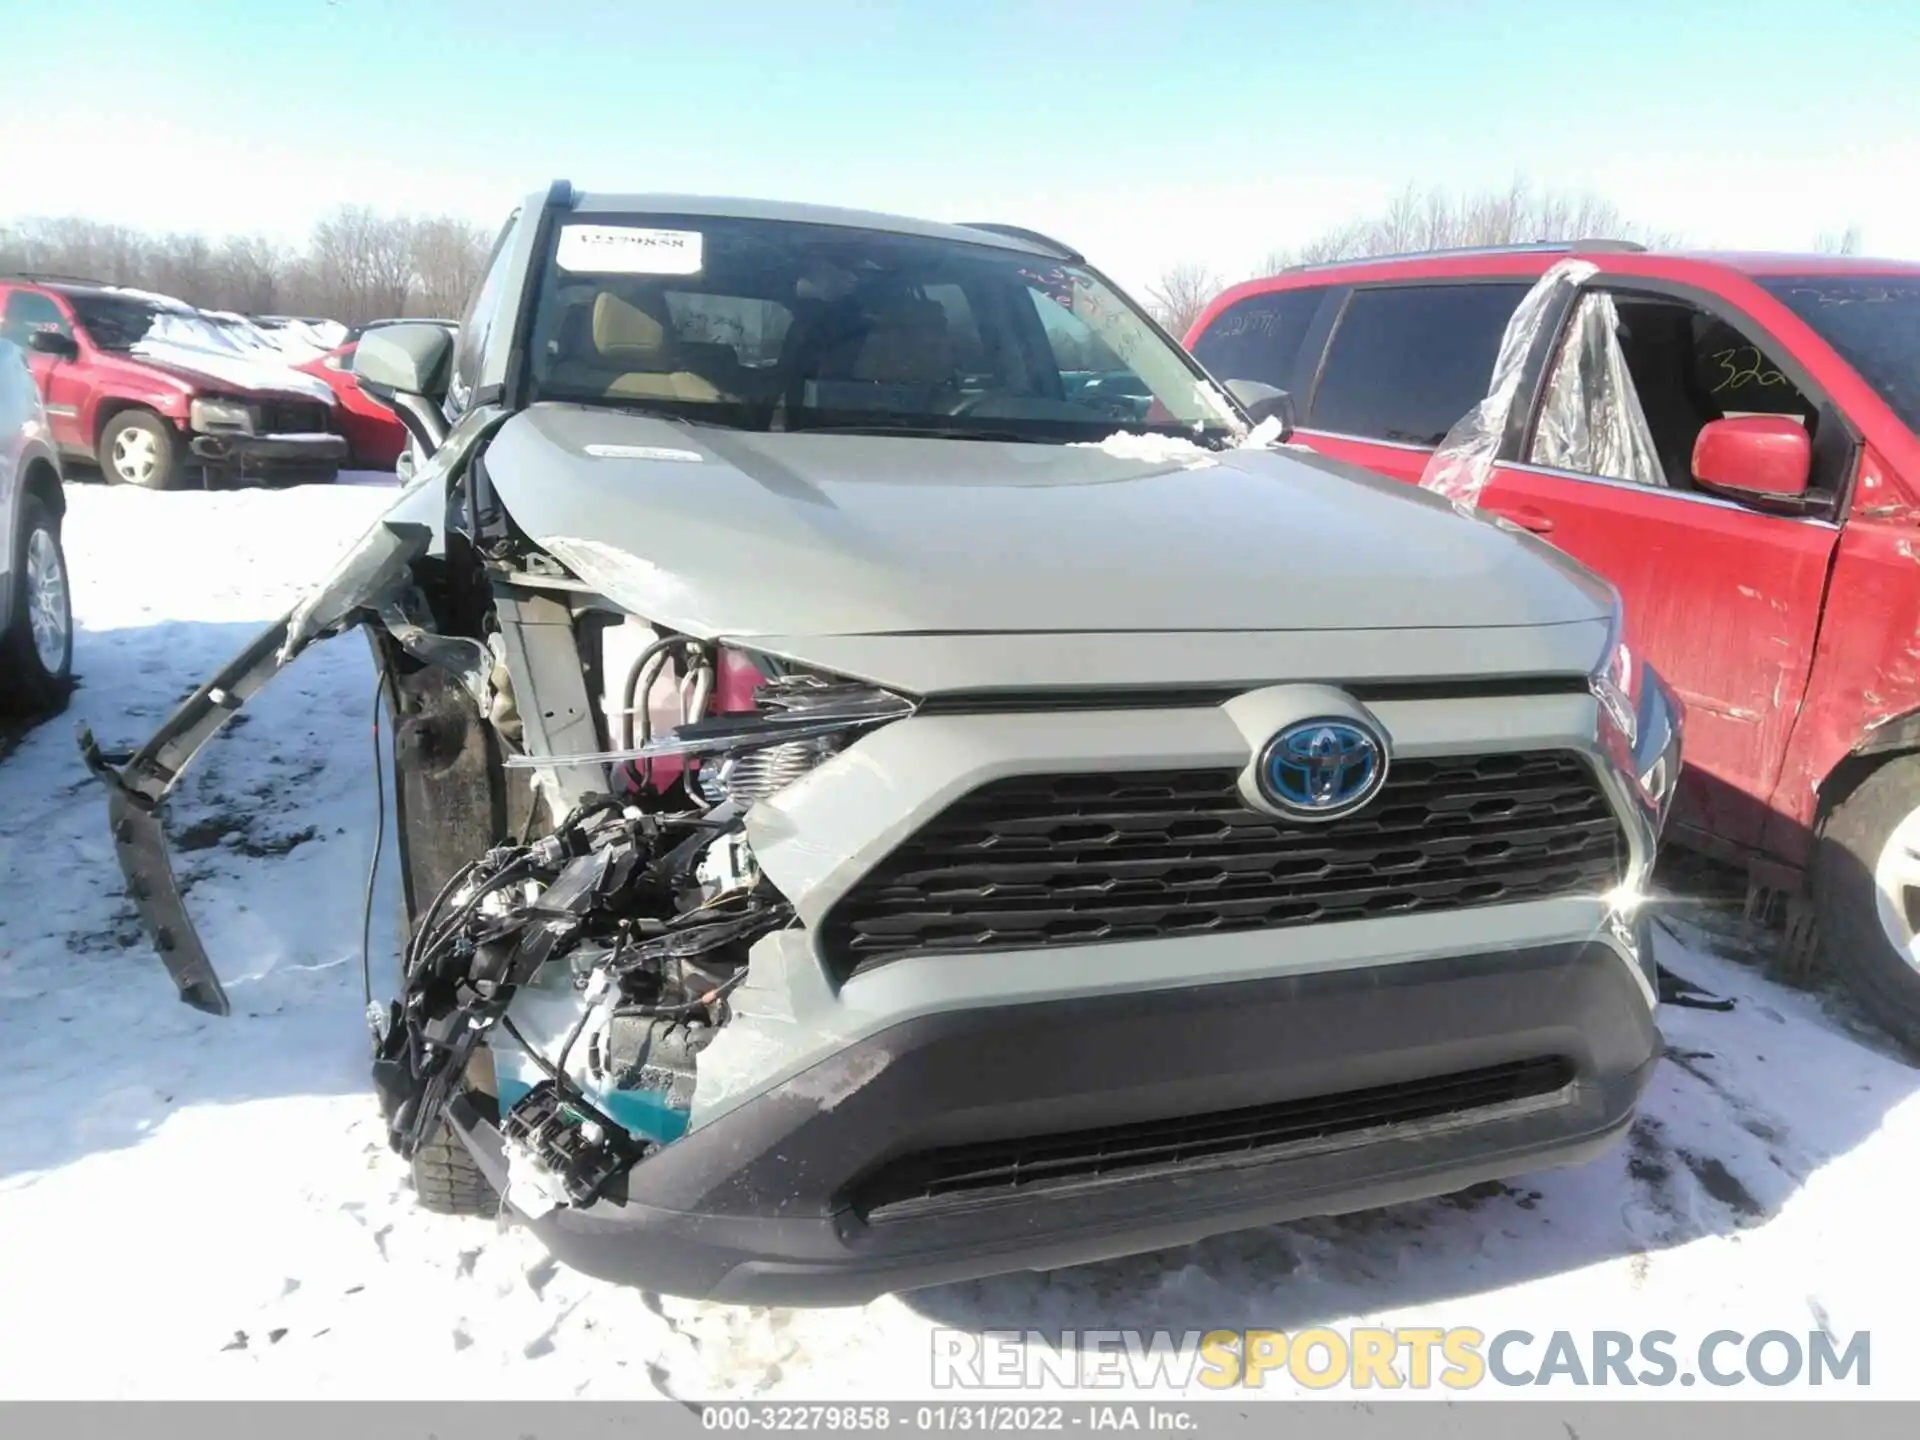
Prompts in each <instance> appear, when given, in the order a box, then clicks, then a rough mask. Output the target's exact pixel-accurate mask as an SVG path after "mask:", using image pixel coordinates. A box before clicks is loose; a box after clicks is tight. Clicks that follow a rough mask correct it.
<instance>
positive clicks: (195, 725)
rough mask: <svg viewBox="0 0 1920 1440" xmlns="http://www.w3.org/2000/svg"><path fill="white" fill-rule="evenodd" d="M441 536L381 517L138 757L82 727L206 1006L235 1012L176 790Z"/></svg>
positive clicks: (123, 863) (84, 745) (132, 865)
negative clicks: (283, 679) (199, 920)
mask: <svg viewBox="0 0 1920 1440" xmlns="http://www.w3.org/2000/svg"><path fill="white" fill-rule="evenodd" d="M432 537H433V532H432V529H431V527H429V526H426V525H420V524H414V523H411V522H406V521H395V520H392V519H388V520H384V521H382V522H381V523H379V524H377V525H375V526H374V527H373V529H372V530H370V531H368V532H367V534H366V535H365V536H363V537H362V538H361V539H360V541H359V542H358V543H357V544H356V545H355V546H354V547H353V549H351V550H350V551H348V552H347V554H346V556H345V557H344V558H343V559H342V560H341V562H340V563H339V565H337V566H336V567H335V568H334V571H333V573H332V574H331V575H329V576H328V577H327V579H326V580H325V581H323V582H322V583H321V584H320V585H319V586H317V587H316V588H315V589H313V590H312V591H309V592H308V594H307V595H306V596H305V597H303V598H302V599H301V601H300V602H299V603H298V604H297V605H295V606H294V608H293V609H291V610H289V611H288V612H287V613H286V614H285V615H283V616H281V617H280V619H278V620H276V621H274V623H273V624H271V625H269V626H268V627H267V628H266V629H265V630H263V631H261V632H260V633H259V634H258V635H256V636H255V637H254V638H253V640H252V641H251V642H249V644H248V645H247V648H246V649H244V650H242V651H241V652H240V653H239V654H238V655H236V656H235V657H234V658H233V659H232V660H231V661H230V662H229V663H228V664H227V665H226V667H225V668H223V669H222V670H221V671H220V673H219V674H217V675H215V676H214V677H213V678H212V679H211V680H209V681H207V683H206V684H204V685H202V686H201V687H200V688H199V689H198V690H196V691H194V692H193V694H191V695H189V696H188V697H187V698H186V700H185V701H183V702H182V703H181V705H180V707H179V708H178V709H176V710H175V711H174V712H173V714H171V715H170V716H168V717H167V720H166V723H165V724H163V725H162V726H161V727H160V728H159V730H158V731H156V732H155V733H154V735H153V738H152V739H150V740H148V741H147V743H146V744H145V745H143V746H142V747H141V748H140V749H139V750H138V751H136V752H135V753H134V754H133V755H132V756H130V757H127V758H125V759H124V760H122V759H120V757H117V756H114V757H109V756H108V755H107V754H105V753H104V752H103V751H102V750H101V748H100V745H99V743H98V742H97V741H96V740H95V739H94V736H93V732H92V730H91V729H87V728H83V729H82V730H81V732H80V752H81V755H82V756H83V758H84V759H85V760H86V762H87V768H88V769H89V770H91V771H92V772H93V773H94V774H95V775H96V776H98V777H99V778H100V780H101V781H102V782H103V783H104V784H105V785H106V786H107V792H108V794H107V815H108V819H109V821H110V822H111V824H112V827H113V843H114V853H115V855H116V856H117V857H118V858H119V861H120V870H121V873H122V874H124V875H125V876H126V879H127V893H128V894H129V895H130V896H131V897H132V899H133V903H134V906H135V908H136V909H137V910H138V912H139V915H140V922H141V924H142V925H143V926H144V927H145V929H146V931H147V934H148V936H149V937H150V938H151V939H152V941H153V944H154V948H155V949H156V950H158V951H159V952H160V958H161V960H162V961H163V962H164V963H165V965H166V967H167V973H168V974H169V975H171V976H172V977H173V983H174V985H175V986H176V987H177V988H178V989H179V991H180V998H181V999H182V1000H184V1001H186V1002H187V1004H189V1005H191V1006H193V1007H194V1008H195V1009H197V1010H204V1011H206V1012H207V1013H208V1014H211V1015H225V1014H228V1013H229V1011H230V1008H231V1007H230V1006H229V1005H228V1002H227V994H226V991H225V990H224V989H223V988H222V986H221V984H220V977H219V976H218V975H217V974H216V973H215V972H214V969H213V965H212V963H211V962H210V961H209V960H208V959H207V953H206V949H205V947H204V946H203V945H202V944H201V942H200V937H199V934H198V933H197V932H196V931H195V929H194V926H193V922H192V920H191V919H190V918H189V917H188V915H187V911H186V905H185V903H184V901H183V900H182V898H181V895H180V886H179V883H178V882H177V881H176V880H175V878H174V874H173V865H172V862H171V860H170V859H169V858H168V855H167V843H166V834H165V831H164V829H163V827H162V823H161V813H162V810H163V808H164V806H165V804H166V801H167V797H168V796H169V795H170V794H172V792H173V787H174V786H175V785H177V784H178V783H179V781H180V777H181V776H182V775H183V774H185V773H186V769H187V767H188V766H189V765H191V764H192V763H193V758H194V756H195V755H197V754H199V753H200V749H201V747H202V746H204V745H205V744H206V743H207V742H208V741H209V740H211V739H212V738H213V737H214V736H215V735H217V734H219V733H220V731H221V729H222V728H223V727H224V726H225V725H226V723H227V722H228V721H229V720H231V719H232V718H233V717H234V716H235V715H237V714H238V713H239V712H240V708H241V707H242V706H243V705H245V704H246V702H247V701H248V700H250V699H252V698H253V696H254V695H255V694H257V693H258V692H259V691H260V690H261V689H262V688H263V687H264V686H265V685H266V684H267V682H268V681H270V680H272V679H273V678H274V676H276V675H278V674H279V673H280V672H281V671H282V670H284V669H285V668H286V667H287V666H288V665H290V664H292V663H293V661H294V660H295V659H296V658H297V657H298V656H299V655H300V654H301V652H302V651H304V650H305V649H306V648H307V647H308V646H309V645H311V644H313V643H314V642H315V641H317V640H321V639H325V638H328V637H330V636H332V635H335V634H338V633H339V632H340V631H341V630H343V629H346V628H348V627H349V626H351V625H353V624H357V623H359V622H360V620H362V619H363V618H369V617H370V616H371V615H372V614H373V613H375V612H377V611H378V610H379V609H380V608H381V606H382V605H383V604H385V603H390V602H391V601H392V600H393V598H394V597H396V596H397V595H399V594H401V593H404V592H405V590H406V589H407V588H408V587H409V586H410V585H411V583H412V579H411V568H410V567H411V566H412V564H413V562H414V561H415V560H416V559H418V558H419V557H420V556H421V555H423V554H424V553H426V550H427V547H428V545H429V544H430V543H431V541H432ZM116 762H118V763H116Z"/></svg>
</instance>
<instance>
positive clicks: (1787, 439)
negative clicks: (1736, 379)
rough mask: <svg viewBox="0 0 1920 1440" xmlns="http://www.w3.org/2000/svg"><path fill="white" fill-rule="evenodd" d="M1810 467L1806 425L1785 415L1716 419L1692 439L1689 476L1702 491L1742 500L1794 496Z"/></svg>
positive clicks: (1804, 487)
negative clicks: (1691, 468) (1697, 436)
mask: <svg viewBox="0 0 1920 1440" xmlns="http://www.w3.org/2000/svg"><path fill="white" fill-rule="evenodd" d="M1812 472H1813V441H1812V439H1811V438H1810V437H1809V436H1808V435H1807V427H1806V426H1804V425H1802V424H1801V423H1800V422H1799V421H1797V420H1790V419H1788V418H1787V417H1786V416H1784V415H1737V416H1734V417H1733V418H1731V419H1727V420H1715V421H1712V422H1711V423H1709V424H1707V425H1706V426H1704V427H1702V429H1701V431H1700V438H1699V439H1697V440H1695V441H1694V442H1693V478H1694V480H1695V482H1696V483H1698V485H1699V486H1700V488H1701V489H1703V490H1709V491H1713V492H1715V493H1718V494H1725V495H1730V496H1735V497H1737V498H1739V499H1743V500H1798V499H1800V498H1801V497H1802V496H1803V495H1805V494H1806V493H1807V481H1808V479H1809V477H1810V476H1811V475H1812Z"/></svg>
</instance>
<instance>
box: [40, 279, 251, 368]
mask: <svg viewBox="0 0 1920 1440" xmlns="http://www.w3.org/2000/svg"><path fill="white" fill-rule="evenodd" d="M67 299H68V301H69V302H70V303H71V304H72V306H73V313H74V316H75V318H76V319H78V320H79V322H80V327H81V328H82V329H83V330H85V331H86V332H87V335H88V336H89V338H91V339H92V341H93V343H94V344H95V345H97V346H99V347H100V348H101V349H102V350H120V351H128V350H132V349H134V348H135V347H137V346H148V345H176V346H184V347H186V348H188V349H192V350H207V351H212V352H214V353H215V354H221V355H242V356H246V355H257V354H258V353H259V352H260V351H262V350H270V349H272V342H270V341H268V340H267V339H266V337H265V336H263V335H261V334H260V332H259V331H258V330H257V329H255V327H254V326H253V325H251V324H249V323H248V322H247V321H245V320H243V319H241V318H240V317H239V316H237V315H219V314H212V313H209V312H206V311H201V310H194V309H191V308H189V307H188V306H185V305H181V304H179V303H178V302H169V301H165V300H164V299H163V298H162V297H153V298H148V297H145V296H142V295H135V294H113V293H106V292H98V291H96V292H91V293H86V292H69V293H68V295H67Z"/></svg>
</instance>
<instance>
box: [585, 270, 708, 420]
mask: <svg viewBox="0 0 1920 1440" xmlns="http://www.w3.org/2000/svg"><path fill="white" fill-rule="evenodd" d="M586 328H587V330H588V338H589V339H590V341H591V350H590V353H588V354H584V355H583V354H580V353H579V351H578V350H577V349H575V350H574V351H573V353H571V354H569V355H567V356H566V357H565V358H563V359H562V360H560V361H559V362H558V363H557V364H556V365H555V366H554V367H553V371H552V373H551V375H550V377H549V380H550V383H551V384H552V385H553V386H554V388H555V389H557V390H576V391H579V390H584V391H591V392H594V393H597V394H600V395H605V396H607V397H609V398H617V399H633V400H696V401H699V400H709V401H710V400H723V399H725V398H726V397H725V396H724V395H722V394H721V392H720V390H719V389H718V387H716V386H715V385H714V384H713V382H712V381H710V380H708V379H706V378H705V377H703V376H700V375H696V374H695V373H694V372H693V371H691V370H685V369H681V368H679V364H678V356H677V355H676V354H675V346H674V341H673V329H672V326H671V325H670V324H668V322H667V321H666V319H665V318H664V317H662V316H660V315H658V314H655V313H653V312H652V311H650V310H649V309H647V308H645V307H644V306H643V305H639V304H635V303H634V302H632V301H630V300H627V299H625V298H623V297H622V296H619V295H616V294H614V293H613V292H612V291H611V290H603V291H601V292H600V293H599V294H598V295H596V296H595V297H594V300H593V308H592V316H591V320H590V322H589V324H588V326H587V327H586Z"/></svg>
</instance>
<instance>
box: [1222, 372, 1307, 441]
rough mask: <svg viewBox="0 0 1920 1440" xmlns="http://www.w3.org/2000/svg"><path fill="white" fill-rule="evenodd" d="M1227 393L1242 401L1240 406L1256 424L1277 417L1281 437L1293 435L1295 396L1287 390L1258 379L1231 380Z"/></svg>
mask: <svg viewBox="0 0 1920 1440" xmlns="http://www.w3.org/2000/svg"><path fill="white" fill-rule="evenodd" d="M1227 393H1228V394H1229V395H1231V396H1233V398H1234V399H1236V400H1238V401H1239V402H1240V408H1241V409H1243V410H1245V411H1246V412H1247V414H1248V415H1249V416H1250V417H1252V420H1253V423H1254V424H1256V425H1258V424H1260V423H1261V422H1262V421H1265V420H1271V419H1274V418H1276V417H1277V418H1278V419H1279V421H1280V438H1281V439H1282V440H1288V439H1291V438H1292V437H1293V427H1294V413H1293V396H1291V395H1289V394H1288V393H1287V392H1286V391H1285V390H1277V389H1275V388H1274V387H1273V386H1271V385H1263V384H1261V382H1260V381H1258V380H1229V381H1227Z"/></svg>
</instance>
